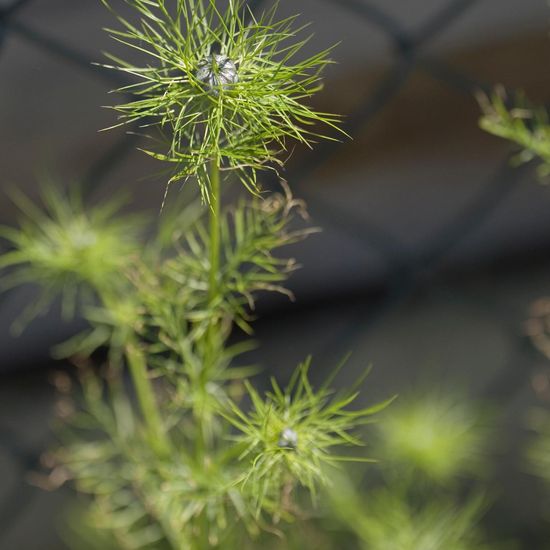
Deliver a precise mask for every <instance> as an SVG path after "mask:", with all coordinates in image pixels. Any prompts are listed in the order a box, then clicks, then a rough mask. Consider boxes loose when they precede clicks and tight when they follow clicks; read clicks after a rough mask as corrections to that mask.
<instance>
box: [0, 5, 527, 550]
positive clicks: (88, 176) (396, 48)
mask: <svg viewBox="0 0 550 550" xmlns="http://www.w3.org/2000/svg"><path fill="white" fill-rule="evenodd" d="M33 1H36V0H17V1H14V2H11V3H10V2H7V1H0V48H1V47H2V45H3V44H5V39H6V36H7V35H8V34H13V35H16V36H17V37H18V38H19V39H21V40H23V41H25V42H27V43H28V44H29V45H31V46H34V47H36V48H39V49H40V50H41V52H42V54H44V53H46V54H47V55H49V56H53V57H55V58H57V59H58V60H62V61H63V62H64V63H66V64H67V65H68V66H70V67H72V68H73V69H74V70H75V71H86V72H88V73H89V74H90V75H92V76H93V77H95V78H97V79H103V80H105V81H106V82H107V83H108V84H109V85H110V86H116V85H118V84H120V82H119V81H118V77H117V76H116V75H115V74H114V73H111V72H108V71H106V70H104V69H102V68H101V67H98V66H97V65H93V64H92V63H91V60H90V59H89V58H88V57H87V56H86V55H85V54H83V53H81V52H80V51H78V50H76V49H74V48H73V47H71V46H69V45H67V44H65V43H64V42H63V40H61V39H58V38H57V37H56V36H55V35H52V34H51V33H50V32H48V29H40V30H38V29H35V28H34V27H33V28H31V27H30V26H27V25H26V24H25V23H24V22H22V20H20V19H18V18H17V17H16V16H17V15H18V13H19V10H21V9H22V8H23V7H24V6H26V5H27V4H29V3H31V2H33ZM480 1H481V0H479V1H478V0H451V1H449V2H447V3H444V2H442V4H443V5H442V6H440V7H439V8H438V9H437V10H435V12H434V13H433V14H431V16H429V17H428V18H427V19H426V20H425V21H424V22H423V23H422V24H421V25H420V26H419V27H418V28H417V29H416V30H415V31H410V30H408V29H406V28H404V27H403V25H402V24H401V23H400V22H399V21H398V20H396V19H395V18H394V17H392V16H391V15H390V14H389V13H387V12H386V11H385V10H384V9H383V8H380V7H377V5H375V4H372V3H369V2H368V1H366V0H318V2H319V3H326V2H331V3H332V4H334V5H335V6H337V7H338V8H339V9H341V10H346V11H349V12H350V13H352V14H353V15H354V17H356V18H358V19H360V20H361V21H363V22H364V25H365V28H366V30H370V29H374V28H375V29H377V31H379V32H383V33H384V35H385V37H386V38H387V42H388V44H389V45H390V47H391V50H392V56H393V62H392V65H391V66H390V67H389V68H388V69H387V70H386V71H385V73H384V74H383V75H382V77H381V78H380V80H379V81H378V82H377V83H376V84H375V85H374V86H372V87H371V88H370V91H369V93H368V94H367V95H366V96H365V97H364V98H363V100H362V102H361V104H360V105H359V107H357V109H356V111H355V112H353V113H352V114H351V115H350V116H348V117H347V118H346V120H347V122H346V126H345V130H346V131H347V132H348V133H349V134H350V135H355V134H356V133H358V132H359V131H363V130H364V129H365V127H367V126H368V125H369V124H371V123H372V122H373V121H374V120H375V119H376V118H377V117H378V116H379V115H380V114H381V113H382V112H383V111H384V109H385V108H386V107H387V106H388V105H389V104H390V103H391V102H392V100H394V98H395V97H396V95H397V94H399V92H400V91H401V90H402V89H403V88H404V86H405V85H406V84H407V82H408V81H409V79H410V78H411V77H412V76H413V75H415V74H417V73H422V74H424V75H428V76H429V77H430V78H431V79H434V80H436V81H437V82H439V83H440V84H441V85H443V86H446V87H449V88H450V89H452V90H454V91H456V92H458V93H462V94H468V95H472V94H473V93H474V92H475V91H476V90H488V84H487V83H484V82H479V81H478V80H477V79H476V78H473V77H472V76H470V75H468V74H464V73H463V72H460V71H458V70H456V69H455V68H453V67H452V66H451V65H449V64H446V63H445V62H444V61H442V60H440V59H438V58H437V57H434V56H433V55H431V54H429V53H427V52H428V50H429V48H427V46H429V44H430V43H431V42H432V41H434V40H435V39H437V38H438V37H439V36H440V35H442V34H443V33H445V32H446V31H447V30H448V29H449V28H450V27H451V26H452V25H453V23H454V22H455V21H456V20H457V19H458V18H459V17H461V16H462V15H463V14H464V13H465V12H467V10H470V9H471V8H472V7H473V6H474V5H476V4H477V3H479V2H480ZM249 4H250V6H251V8H252V9H253V10H258V9H261V5H262V1H261V0H250V2H249ZM1 55H2V51H1V49H0V56H1ZM1 78H2V76H1V74H0V79H1ZM37 93H39V92H37ZM139 139H140V138H139V137H138V136H135V135H131V136H128V135H124V136H122V137H121V138H120V139H119V140H118V141H115V143H114V146H113V147H112V149H111V150H109V151H107V152H106V153H105V154H103V155H101V156H100V157H99V158H97V160H96V161H95V162H94V163H93V165H92V166H91V168H89V169H88V171H87V173H85V174H82V178H81V181H83V182H84V189H85V190H88V191H92V190H94V191H95V190H97V188H98V186H100V185H101V183H102V181H104V180H105V178H106V176H107V175H108V174H109V173H110V172H111V171H113V170H114V169H116V168H117V167H118V166H119V165H120V164H121V163H123V162H124V160H125V158H126V157H127V154H128V153H129V152H130V151H131V150H133V149H134V148H135V147H136V145H137V142H138V140H139ZM348 146H349V144H348V143H338V142H327V143H323V144H319V146H318V147H317V148H316V149H315V150H314V151H313V152H312V153H310V154H308V155H307V156H304V160H303V161H301V162H300V163H299V164H298V165H297V164H296V163H295V164H294V166H293V168H292V172H291V173H290V174H289V175H288V178H289V179H291V180H292V181H293V182H295V183H297V184H298V185H299V182H300V181H301V180H303V179H304V178H305V177H306V176H308V175H309V174H310V173H311V171H312V170H313V169H315V170H317V169H319V167H322V166H323V164H326V163H328V162H329V161H330V160H331V158H332V157H333V156H334V155H336V154H339V153H340V152H341V151H342V149H343V148H346V147H348ZM524 170H525V168H520V169H518V168H514V167H511V166H510V163H509V159H504V160H503V161H502V162H501V164H499V165H498V166H496V168H495V170H494V174H493V176H492V177H491V178H490V179H489V180H488V181H487V182H486V184H485V185H484V186H481V187H480V188H479V190H478V192H477V194H476V195H475V196H474V197H472V198H471V199H470V200H469V201H468V202H467V203H466V204H463V205H461V206H460V208H458V209H457V211H456V212H455V213H454V215H453V216H452V218H451V219H448V220H447V222H446V223H445V225H444V226H443V227H440V228H438V230H437V233H435V234H432V235H431V236H430V238H428V239H426V240H425V241H424V242H422V243H419V244H417V246H415V248H414V250H412V249H411V247H410V245H408V244H406V243H403V242H401V241H400V240H399V239H398V238H397V237H395V236H394V234H393V233H392V232H390V231H388V230H387V229H386V228H385V227H383V226H382V225H380V224H379V223H376V222H375V221H373V220H369V219H368V218H367V217H366V216H362V217H361V218H360V219H358V218H357V217H356V216H355V217H354V216H353V215H349V213H347V212H342V215H335V213H336V214H338V209H339V208H340V207H339V206H338V205H335V204H332V203H330V202H329V201H328V199H323V197H322V195H318V194H316V193H315V192H314V191H312V190H311V189H310V188H307V189H299V188H298V190H297V191H296V192H297V194H299V195H301V196H303V197H304V198H305V199H306V201H307V202H308V203H309V204H310V205H311V206H312V207H313V208H314V209H315V212H316V214H317V215H318V217H322V218H323V219H320V220H319V222H320V224H321V225H322V224H323V222H324V221H327V223H330V224H331V225H336V226H337V227H338V229H339V230H340V231H341V232H343V233H348V234H350V235H352V236H353V238H354V239H355V240H356V241H357V242H359V243H361V246H364V247H365V248H368V249H370V250H374V251H375V252H376V254H377V255H378V256H379V257H380V258H381V259H382V260H383V262H384V263H385V265H386V267H387V270H388V273H389V276H387V277H386V281H385V283H384V288H385V290H384V292H383V298H382V299H380V300H378V301H377V303H376V304H375V306H374V307H370V308H368V312H366V313H365V312H360V313H358V314H357V316H355V317H354V318H353V319H350V322H349V324H346V326H345V327H344V328H343V329H342V332H341V334H338V335H337V337H336V339H335V341H331V342H330V343H327V349H331V350H337V351H336V353H340V351H341V352H342V353H343V352H345V351H346V350H348V349H350V348H353V340H354V339H356V338H358V337H359V336H361V335H362V334H364V332H365V331H366V330H368V329H369V327H371V326H373V325H375V324H376V322H377V320H378V319H380V318H381V317H382V316H383V315H385V314H387V312H388V311H390V310H392V308H395V307H396V306H397V305H398V304H400V303H402V302H403V301H404V300H406V299H407V297H409V296H410V295H411V294H413V293H414V292H415V290H416V288H417V285H418V284H421V283H422V281H424V280H425V278H426V276H427V274H428V275H429V276H434V274H436V273H437V270H438V266H439V265H440V264H441V262H442V261H443V260H444V259H445V258H446V256H447V255H448V254H449V253H450V252H451V251H452V250H453V249H454V248H455V247H456V246H457V245H459V244H460V242H461V241H462V240H463V239H466V238H468V237H469V236H470V235H471V234H472V233H475V232H476V231H477V230H478V228H479V227H480V226H481V225H482V224H483V223H484V221H485V220H486V219H487V217H488V216H490V215H491V214H492V213H493V212H494V210H495V209H496V208H498V206H499V204H501V202H502V201H503V200H504V199H505V198H506V197H507V196H508V194H509V192H510V190H511V189H512V188H513V187H514V185H515V183H516V182H517V181H518V179H519V178H520V177H521V176H522V174H523V173H524ZM266 183H267V184H268V185H269V182H266ZM0 307H1V302H0ZM518 340H521V337H520V336H518ZM518 345H522V342H521V341H519V342H518ZM527 375H528V373H526V372H509V371H505V372H500V373H499V374H498V375H497V376H498V378H497V379H494V380H492V381H491V383H490V385H489V387H490V388H491V390H490V391H498V393H499V396H501V397H502V398H506V399H508V398H509V397H510V396H511V395H512V394H513V393H514V391H515V390H516V389H517V388H519V387H520V385H519V384H518V383H517V381H518V377H525V376H527ZM495 388H497V389H498V390H496V389H495ZM488 391H489V390H488ZM0 446H1V447H2V448H3V450H4V451H6V453H7V455H9V456H11V460H12V461H13V463H14V464H17V465H18V467H17V470H18V475H19V476H20V479H19V481H18V482H17V483H14V484H12V485H13V490H12V492H11V493H10V494H8V495H7V497H6V499H5V501H4V502H3V503H0V534H1V533H3V532H4V531H5V528H6V527H7V526H9V525H10V524H11V523H12V522H13V521H14V520H15V518H16V517H17V515H18V514H19V513H20V512H21V511H22V510H24V509H25V507H26V506H28V505H29V499H30V498H32V496H33V494H35V493H33V492H32V491H27V490H25V485H26V482H25V481H24V474H25V472H27V471H28V470H29V469H32V468H33V467H34V466H35V464H36V463H37V460H38V457H37V456H36V455H33V454H30V455H29V454H28V453H26V452H24V450H22V449H21V448H20V446H19V444H18V440H17V437H16V435H15V434H12V433H8V432H5V433H2V432H0ZM1 544H2V543H1V540H0V545H1Z"/></svg>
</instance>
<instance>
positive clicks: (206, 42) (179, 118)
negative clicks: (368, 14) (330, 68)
mask: <svg viewBox="0 0 550 550" xmlns="http://www.w3.org/2000/svg"><path fill="white" fill-rule="evenodd" d="M126 2H127V3H128V4H130V5H131V6H132V7H133V8H135V9H136V10H137V11H138V12H139V14H140V16H141V19H140V20H139V22H137V23H132V22H130V21H128V20H127V19H125V18H123V17H119V20H120V22H121V24H122V26H121V29H119V30H111V31H110V32H111V34H112V36H113V37H114V38H115V39H116V40H118V41H120V42H122V43H123V44H125V45H127V46H129V47H130V48H134V49H136V50H138V51H139V52H140V53H142V54H145V56H146V57H147V58H148V59H146V60H144V63H143V65H142V66H139V67H137V66H135V65H133V64H131V63H127V62H124V61H121V60H119V59H118V58H114V57H113V58H112V59H113V60H114V61H115V63H116V65H114V66H111V67H112V68H114V69H118V70H119V71H122V72H123V73H128V74H131V75H133V76H135V77H136V78H137V82H135V83H133V84H131V85H130V86H128V87H126V88H123V89H122V90H120V91H125V92H127V91H130V92H132V94H133V97H132V99H131V100H130V101H129V102H127V103H125V104H119V105H116V106H115V107H114V109H115V110H116V111H117V112H118V113H119V115H120V123H121V124H124V123H129V122H135V121H139V122H141V123H143V124H144V125H146V126H147V128H148V129H149V130H150V134H151V137H154V127H157V129H158V130H160V132H161V134H162V135H163V136H165V137H166V136H167V137H168V139H169V141H170V147H169V149H168V151H158V150H156V149H155V148H148V149H147V151H148V152H149V153H150V154H151V155H153V156H154V157H155V158H158V159H162V160H165V161H167V162H170V163H173V164H174V168H175V170H174V175H173V177H172V178H171V180H170V181H171V182H172V181H177V180H181V179H184V180H185V179H186V178H188V177H191V176H194V177H197V181H198V183H199V185H200V187H201V191H202V193H203V197H204V198H205V199H206V200H207V201H211V200H213V195H216V194H217V192H216V190H215V189H214V188H213V186H214V185H215V182H214V181H213V180H214V179H215V178H213V177H212V176H209V174H208V165H210V166H211V167H212V168H213V169H218V168H223V169H225V170H230V171H231V172H232V173H234V174H236V175H238V177H239V178H240V180H241V182H242V183H243V184H244V185H245V186H246V187H247V188H248V189H249V190H250V191H252V192H253V193H255V192H257V191H258V184H257V178H256V172H257V170H259V169H262V168H264V167H266V166H270V167H271V168H276V166H277V165H278V164H280V160H279V157H278V156H277V153H279V152H280V151H281V150H285V149H286V147H287V146H288V145H287V141H289V140H292V141H295V140H297V141H300V142H303V143H305V144H310V143H312V142H313V141H314V140H316V139H319V138H321V137H324V136H323V133H322V132H323V130H322V128H319V125H325V126H327V125H329V126H332V127H333V128H334V129H337V123H338V120H339V117H338V116H336V115H331V114H327V113H321V112H318V111H316V110H314V109H312V108H310V107H308V106H307V105H306V104H305V103H304V102H303V100H307V99H308V98H309V97H310V96H312V95H313V94H314V93H315V92H317V91H318V90H319V89H320V87H321V84H320V73H321V71H322V70H323V69H324V67H325V66H326V65H327V64H328V63H330V60H329V58H328V54H329V52H330V50H326V51H323V52H320V53H318V54H316V55H313V56H310V57H307V56H305V57H304V56H303V55H301V54H302V49H303V46H304V45H305V44H306V43H307V42H308V40H309V38H308V37H306V38H303V39H296V36H297V35H298V34H300V32H301V31H302V30H303V27H302V28H298V27H297V25H296V17H290V18H287V19H284V20H281V21H277V20H276V13H275V7H273V8H272V9H270V10H269V11H267V12H266V13H264V14H263V15H261V16H260V17H257V18H256V17H255V16H254V14H253V13H252V12H250V11H249V10H248V9H247V8H246V6H245V3H244V2H243V1H242V0H231V1H230V2H229V3H228V6H227V8H226V10H225V11H223V12H222V11H221V10H220V9H219V8H218V7H217V5H216V2H214V1H213V0H208V1H206V2H203V1H196V2H195V1H188V2H182V1H178V2H176V4H177V6H176V9H175V11H174V12H170V11H169V10H168V5H169V3H168V2H164V1H160V0H159V1H154V2H150V1H148V0H126ZM333 139H334V138H333ZM151 143H153V142H151Z"/></svg>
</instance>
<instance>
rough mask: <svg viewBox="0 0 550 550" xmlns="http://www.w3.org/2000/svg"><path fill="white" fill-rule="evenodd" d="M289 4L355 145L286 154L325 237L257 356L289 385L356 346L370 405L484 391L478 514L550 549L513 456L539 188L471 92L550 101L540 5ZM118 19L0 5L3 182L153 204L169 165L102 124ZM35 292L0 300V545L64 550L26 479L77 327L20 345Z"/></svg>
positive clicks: (539, 279) (284, 7)
mask: <svg viewBox="0 0 550 550" xmlns="http://www.w3.org/2000/svg"><path fill="white" fill-rule="evenodd" d="M249 3H250V4H251V6H252V7H253V9H258V10H260V9H262V7H263V6H265V5H267V4H269V3H270V2H269V1H268V0H266V1H265V2H263V3H262V2H259V1H253V0H252V1H251V2H249ZM112 4H113V5H115V6H116V7H120V8H121V9H123V2H122V1H121V0H113V2H112ZM262 4H263V5H262ZM295 12H299V13H301V14H302V15H301V19H302V20H303V22H307V21H312V30H313V31H314V32H315V37H314V39H313V40H312V41H311V43H310V45H309V46H308V47H309V48H310V49H311V51H317V50H319V49H320V48H323V47H327V46H329V45H331V44H333V43H335V42H341V44H340V45H339V46H338V47H337V49H336V50H335V51H334V54H333V58H334V60H335V61H336V64H334V65H332V66H331V67H330V68H329V70H328V71H327V74H326V79H325V89H324V90H323V92H322V93H321V94H320V96H319V98H318V99H316V101H317V102H318V105H319V106H321V107H322V108H325V109H326V110H329V111H332V112H338V113H343V114H344V115H345V116H346V118H345V128H346V130H347V132H348V133H349V134H350V135H351V136H352V137H353V139H352V140H344V141H343V142H341V143H328V144H321V145H320V146H319V147H318V148H317V149H316V150H315V151H314V152H313V153H310V152H304V151H299V150H297V151H296V152H295V154H294V155H293V156H292V158H291V159H290V161H289V164H288V167H287V170H286V173H285V174H284V176H285V178H286V179H287V180H288V181H289V183H290V186H291V188H292V189H293V191H294V193H295V194H296V195H297V196H298V197H301V198H304V199H305V200H306V201H307V203H308V207H309V212H310V214H311V218H312V222H313V223H314V224H315V225H317V226H320V227H321V228H322V230H323V231H322V232H321V233H320V234H318V235H315V236H313V237H311V238H309V239H308V240H307V241H305V242H303V243H300V244H299V245H297V246H295V247H294V250H293V254H294V256H295V257H296V258H297V259H298V261H299V263H300V264H302V265H303V268H302V269H301V270H300V271H298V272H297V273H296V274H295V275H293V277H292V278H291V280H290V287H291V289H292V290H293V292H294V293H295V294H296V297H297V301H296V302H289V301H287V300H285V299H282V298H281V299H278V298H273V297H270V298H269V299H265V300H263V301H260V304H259V307H258V317H259V319H258V321H257V322H256V331H257V334H256V336H257V339H258V341H259V342H260V343H261V347H260V348H259V349H258V350H257V351H255V352H254V360H255V361H257V362H259V363H261V364H262V365H263V366H265V368H266V370H267V371H268V372H269V373H274V374H277V375H278V376H279V377H281V378H283V379H284V377H285V376H287V375H288V373H289V372H290V371H291V370H292V368H293V367H294V366H295V364H296V363H297V362H299V361H301V360H302V359H303V358H304V357H305V356H306V355H307V354H309V353H311V354H312V355H313V357H314V368H315V373H318V374H319V376H321V375H322V373H323V372H326V371H327V370H328V369H330V368H331V367H333V366H334V365H335V364H336V363H337V362H338V361H339V360H340V358H341V357H342V356H343V355H345V354H346V353H347V352H348V351H352V352H353V355H352V357H351V359H350V360H349V370H348V372H349V373H350V376H352V375H354V373H355V372H358V371H359V370H360V369H361V368H362V367H364V366H365V365H366V364H372V365H373V366H374V369H373V372H372V374H371V375H370V377H369V378H368V380H367V383H366V389H365V392H364V393H365V396H366V397H365V399H367V400H370V401H373V400H375V399H377V398H381V397H386V396H388V395H391V394H394V393H399V394H401V395H405V396H406V395H409V394H412V393H415V392H416V394H420V395H421V394H422V392H424V391H426V388H430V387H437V388H442V391H447V390H449V391H459V392H460V393H461V394H462V395H465V396H467V397H468V399H471V400H472V402H473V403H484V404H485V403H487V404H489V405H490V407H491V408H492V410H493V416H494V418H495V420H494V421H495V423H496V428H495V430H494V436H493V439H494V440H493V441H492V452H493V455H492V456H493V457H492V462H491V487H492V489H491V491H492V495H493V505H492V507H491V510H490V512H489V513H488V516H487V520H486V521H487V524H488V525H489V526H490V529H494V530H495V531H496V530H498V531H499V532H500V533H501V534H502V536H503V538H504V539H506V538H511V539H514V540H516V541H518V544H519V547H521V548H525V549H535V548H547V547H548V546H549V545H548V544H546V543H545V540H549V539H547V538H546V534H547V533H548V524H547V523H545V520H544V511H543V506H544V504H543V503H544V499H545V496H544V491H543V490H542V488H541V486H540V483H538V481H537V480H536V478H534V477H531V476H530V475H529V474H528V473H526V471H525V468H524V464H523V458H522V456H523V455H522V452H521V449H522V448H523V447H522V445H523V442H524V441H526V439H527V438H528V437H529V433H528V431H527V430H526V429H525V426H526V418H527V416H528V414H529V411H530V410H531V407H532V406H533V405H536V404H540V399H539V397H540V396H539V395H537V392H538V393H539V394H540V393H541V391H542V390H544V389H545V388H546V385H547V383H548V382H547V380H548V379H547V376H548V374H547V371H548V361H547V360H546V359H545V357H544V356H543V355H542V354H541V353H540V352H538V351H537V350H536V349H535V348H534V346H533V344H532V342H531V340H530V339H529V338H528V337H527V335H526V329H525V323H526V321H527V320H528V318H529V316H530V313H529V308H530V306H531V304H532V303H533V302H534V301H536V300H537V299H539V298H541V297H544V296H545V295H550V260H549V258H548V254H547V252H548V250H549V248H550V190H549V189H548V188H547V187H545V186H544V185H543V184H541V183H540V182H539V181H538V180H537V178H536V176H535V173H534V171H533V170H532V167H531V166H530V165H525V166H522V167H514V166H512V165H511V164H510V158H511V156H512V154H513V153H514V152H515V150H514V147H513V146H511V145H509V144H508V143H506V142H504V141H501V140H498V139H496V138H494V137H492V136H489V135H487V134H485V133H483V132H482V131H481V130H479V128H478V118H479V116H480V113H479V107H478V105H477V102H476V99H475V94H476V92H479V91H481V90H485V91H489V90H490V89H491V88H492V86H493V85H494V84H496V83H501V84H503V85H504V86H505V87H506V88H507V89H509V90H520V89H521V90H524V91H525V92H526V94H527V95H528V97H529V98H530V99H531V100H533V101H535V102H539V103H545V102H547V101H548V98H549V96H550V71H549V70H548V67H549V65H548V59H549V53H550V38H549V37H548V30H549V24H548V20H549V17H548V16H549V14H550V11H549V8H548V5H547V3H546V2H545V0H281V1H280V15H281V17H283V16H285V15H291V14H293V13H295ZM111 24H112V18H111V16H110V15H109V13H108V12H107V11H106V10H105V9H104V7H103V6H102V5H101V3H100V2H99V1H98V0H79V1H78V2H75V1H74V0H19V1H17V0H0V143H1V144H2V149H1V153H0V173H1V178H0V181H1V184H0V185H1V186H2V187H3V188H8V187H9V186H10V185H11V186H15V187H17V188H19V189H21V190H23V191H24V192H25V193H26V194H28V195H29V196H31V197H37V196H38V195H39V182H41V181H43V180H44V178H45V175H46V174H48V177H49V178H50V179H52V178H53V179H55V181H59V184H60V185H63V186H68V185H74V184H76V183H79V184H81V185H82V186H83V188H84V192H85V197H86V199H87V200H90V201H94V200H97V199H98V198H101V197H108V196H110V195H111V194H112V193H113V191H115V190H119V189H122V188H129V189H130V191H131V199H132V200H131V208H132V209H135V210H148V211H153V212H156V211H158V209H159V207H160V203H161V201H162V196H163V194H164V183H163V182H164V179H163V176H162V175H160V174H159V166H158V164H157V163H156V162H155V161H152V160H149V159H148V158H146V157H145V155H143V154H141V153H140V152H138V151H136V147H138V146H139V138H138V137H136V136H133V135H130V136H129V135H127V134H126V133H125V130H124V129H122V130H116V131H112V132H106V133H100V132H99V130H100V129H102V128H104V127H107V126H110V125H111V124H112V123H113V120H114V119H113V113H112V112H110V111H109V110H107V109H103V108H102V107H101V106H102V105H109V104H112V103H113V102H114V101H115V98H114V97H113V96H109V95H108V92H109V90H111V89H112V88H113V87H116V85H117V81H116V75H114V74H112V73H109V72H108V71H105V70H103V69H102V68H100V67H98V66H96V65H93V64H92V62H98V61H99V62H101V61H102V60H103V58H102V55H101V52H102V51H106V50H109V51H111V52H112V51H117V48H116V46H115V44H114V43H113V42H112V41H111V40H110V39H109V37H108V35H107V34H106V33H105V32H103V31H102V27H105V26H109V25H111ZM150 174H153V176H150ZM155 174H157V176H155ZM266 185H267V186H269V185H271V182H269V181H266ZM172 193H177V190H173V191H172ZM0 197H1V198H0V223H1V224H4V225H13V224H15V223H16V221H17V211H16V209H15V208H14V206H13V205H12V203H11V202H10V200H9V199H8V198H7V196H6V195H5V194H4V193H3V192H2V194H1V195H0ZM32 292H33V291H32V289H21V290H17V291H15V292H11V293H8V294H5V295H3V296H1V297H0V480H1V481H0V548H2V549H6V550H12V549H24V550H27V549H28V550H31V549H37V550H38V549H40V550H44V549H49V548H51V549H57V548H63V545H62V542H61V541H60V540H59V538H58V535H57V531H56V523H57V521H58V519H57V518H58V517H59V513H60V510H61V509H62V507H63V503H64V502H65V501H66V498H67V491H59V492H54V493H48V492H44V491H42V490H41V489H39V488H37V487H36V486H35V485H33V483H32V482H33V474H32V472H33V471H34V470H35V469H36V468H37V467H38V463H39V460H40V455H41V454H42V453H43V451H44V450H45V449H47V448H48V446H49V445H50V444H51V443H52V441H53V439H54V438H53V435H52V433H51V430H50V428H49V426H50V423H51V419H52V418H53V417H54V415H55V408H56V406H55V404H56V399H55V391H54V389H53V386H52V384H51V382H50V379H51V373H52V372H53V371H54V370H56V369H59V368H62V367H63V365H59V364H55V363H54V362H52V361H51V360H50V358H49V357H50V354H49V350H50V348H51V346H52V345H53V344H55V343H58V342H61V341H63V340H64V339H66V337H67V336H69V335H71V334H73V333H74V332H75V330H76V329H77V327H75V326H74V324H73V325H71V324H66V323H63V322H62V321H61V320H60V317H59V315H58V312H57V311H55V310H54V311H52V312H51V313H50V314H49V315H48V316H46V317H41V318H39V319H37V320H36V321H34V322H33V323H32V324H31V325H30V326H29V327H28V329H27V330H26V331H25V332H24V334H23V336H22V337H20V338H14V337H13V336H12V335H11V334H10V324H11V323H12V322H13V319H14V318H15V317H16V316H17V314H18V312H20V311H21V309H22V308H23V307H24V304H26V303H28V301H29V300H30V299H31V298H32ZM315 376H317V374H315ZM541 388H542V390H541ZM491 526H493V527H491ZM418 550H423V549H418Z"/></svg>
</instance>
